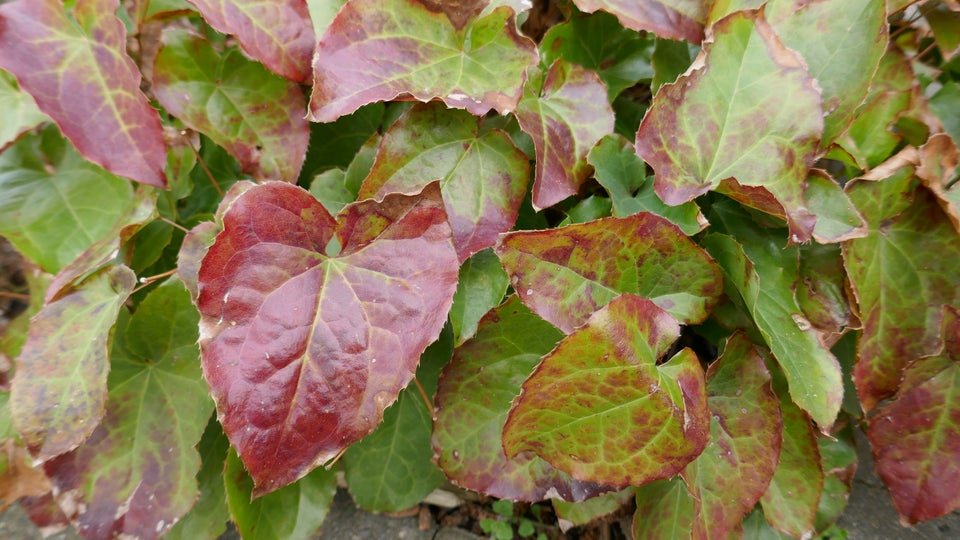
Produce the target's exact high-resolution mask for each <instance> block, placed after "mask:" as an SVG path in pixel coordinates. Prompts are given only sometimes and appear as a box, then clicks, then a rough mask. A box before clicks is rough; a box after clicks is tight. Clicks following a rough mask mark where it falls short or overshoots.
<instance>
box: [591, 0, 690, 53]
mask: <svg viewBox="0 0 960 540" xmlns="http://www.w3.org/2000/svg"><path fill="white" fill-rule="evenodd" d="M574 4H576V5H577V7H578V8H580V9H581V10H583V11H586V12H588V13H592V12H594V11H597V10H598V9H602V10H604V11H606V12H609V13H613V14H614V15H616V16H617V18H618V19H620V23H621V24H623V25H624V26H626V27H627V28H632V29H633V30H638V31H639V30H648V31H650V32H653V33H654V34H656V35H658V36H660V37H665V38H670V39H684V40H687V41H691V42H694V43H699V42H700V40H701V39H703V23H704V20H705V19H706V11H707V2H703V1H702V0H669V1H667V0H574Z"/></svg>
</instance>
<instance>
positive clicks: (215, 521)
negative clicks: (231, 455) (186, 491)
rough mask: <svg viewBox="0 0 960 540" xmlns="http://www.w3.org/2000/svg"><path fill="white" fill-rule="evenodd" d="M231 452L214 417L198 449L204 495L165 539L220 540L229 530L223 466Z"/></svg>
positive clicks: (200, 477)
mask: <svg viewBox="0 0 960 540" xmlns="http://www.w3.org/2000/svg"><path fill="white" fill-rule="evenodd" d="M229 449H230V441H228V440H227V436H226V435H224V434H223V430H222V429H221V428H220V424H218V423H217V421H216V419H215V418H211V419H210V422H208V423H207V429H206V430H205V431H204V432H203V436H202V437H201V438H200V444H199V446H198V448H197V450H198V451H199V452H200V472H199V473H198V474H197V484H198V487H199V488H200V495H199V496H198V497H197V502H196V504H194V505H193V508H191V509H190V511H189V512H187V514H186V515H184V516H183V519H181V520H180V521H178V522H177V523H176V525H174V526H173V528H172V529H170V531H169V532H168V533H167V534H166V536H164V538H165V539H167V540H196V539H197V538H219V537H220V536H221V535H222V534H223V533H224V532H225V531H226V528H227V521H229V520H230V512H229V510H228V509H227V492H226V487H225V486H224V485H223V467H224V464H225V463H226V459H227V451H228V450H229Z"/></svg>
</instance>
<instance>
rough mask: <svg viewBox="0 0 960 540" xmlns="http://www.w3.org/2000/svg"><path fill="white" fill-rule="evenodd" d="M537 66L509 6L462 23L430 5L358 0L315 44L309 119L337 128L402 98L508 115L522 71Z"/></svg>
mask: <svg viewBox="0 0 960 540" xmlns="http://www.w3.org/2000/svg"><path fill="white" fill-rule="evenodd" d="M473 4H476V2H474V3H473ZM440 5H441V6H442V5H443V4H442V3H441V4H440ZM450 5H451V6H452V5H455V4H450ZM536 62H537V53H536V50H535V47H534V44H533V42H531V41H530V40H528V39H527V38H525V37H523V36H521V35H520V34H519V33H518V32H517V27H516V23H515V22H514V21H513V11H512V10H511V9H510V8H508V7H505V6H501V7H499V8H497V9H495V10H494V11H493V12H491V13H490V14H488V15H484V16H481V17H479V18H473V19H470V20H460V19H459V18H458V17H453V18H451V17H450V16H448V14H447V13H444V12H443V11H442V10H438V9H437V5H436V4H434V3H432V2H422V1H420V0H399V1H397V2H391V3H389V4H387V5H385V4H384V3H383V2H380V1H378V0H353V1H351V2H348V3H347V4H346V5H345V6H344V7H343V9H341V10H340V12H339V13H338V14H337V17H336V18H335V19H334V20H333V22H332V23H331V24H330V26H329V27H328V28H327V32H326V34H324V35H323V37H322V38H320V42H319V43H318V45H317V52H316V55H315V56H314V61H313V70H314V75H313V81H314V85H313V93H312V95H311V97H310V114H309V118H310V119H311V120H313V121H316V122H332V121H333V120H336V119H337V118H339V117H340V116H343V115H345V114H350V113H352V112H353V111H355V110H357V109H358V108H360V106H362V105H365V104H367V103H373V102H377V101H388V100H392V99H395V98H397V97H400V96H404V95H409V96H412V97H413V98H414V99H416V100H419V101H429V100H431V99H434V98H439V99H441V100H443V102H444V103H446V104H447V106H449V107H453V108H458V109H466V110H467V111H469V112H470V113H471V114H475V115H478V116H482V115H484V114H486V113H487V112H489V111H490V110H491V109H494V110H496V111H497V112H499V113H501V114H505V113H506V112H508V111H512V110H515V109H516V108H517V102H518V101H519V100H520V95H521V91H522V85H523V81H524V77H525V70H526V68H527V67H528V66H531V65H535V64H536ZM494 66H496V68H495V69H494Z"/></svg>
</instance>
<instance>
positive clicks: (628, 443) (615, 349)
mask: <svg viewBox="0 0 960 540" xmlns="http://www.w3.org/2000/svg"><path fill="white" fill-rule="evenodd" d="M679 336H680V326H679V325H678V324H677V321H676V320H674V319H673V317H671V316H670V314H669V313H667V312H666V311H663V310H662V309H660V308H659V307H657V306H656V305H655V304H654V303H653V302H651V301H649V300H647V299H644V298H640V297H638V296H633V295H626V294H625V295H621V296H618V297H617V298H615V299H613V300H612V301H611V302H610V303H609V304H607V306H606V307H604V308H602V309H600V310H599V311H597V312H596V313H594V314H593V316H592V317H590V319H589V320H588V321H587V323H586V324H585V325H584V326H583V327H581V328H579V329H577V330H576V331H575V332H574V333H573V334H571V335H569V336H567V337H566V338H564V339H563V340H562V341H561V342H560V344H559V345H557V348H556V349H554V350H553V351H552V352H551V353H550V354H548V355H547V356H545V357H544V359H543V362H541V364H540V365H539V366H538V367H537V369H536V370H535V371H534V372H533V374H532V375H531V376H530V378H528V379H527V380H526V381H525V382H524V383H523V390H522V392H521V394H520V397H519V398H517V399H516V400H515V402H514V404H513V408H512V409H511V410H510V415H509V416H508V417H507V422H506V425H505V427H504V430H503V448H504V451H505V452H506V455H507V456H508V457H512V456H516V455H517V454H518V453H520V452H524V451H532V452H534V453H535V454H537V455H538V456H540V457H542V458H544V459H545V460H546V461H547V462H549V463H550V464H551V465H553V466H554V467H557V468H558V469H560V470H562V471H565V472H568V473H569V474H570V475H571V476H572V477H573V478H576V479H578V480H583V481H589V482H597V483H602V484H607V485H611V486H628V485H639V484H644V483H646V482H651V481H653V480H659V479H665V478H670V477H671V476H673V475H675V474H676V473H678V472H679V471H681V470H682V469H683V467H685V466H686V465H687V464H688V463H690V462H691V461H693V459H695V458H696V457H697V456H698V455H699V454H700V452H702V451H703V449H704V447H705V446H706V444H707V440H708V439H709V437H710V413H709V410H708V409H707V397H706V389H705V383H704V378H703V370H702V369H701V368H700V363H699V361H698V360H697V356H696V354H694V353H693V351H691V350H689V349H684V350H683V351H681V352H680V353H678V354H677V355H676V356H674V357H673V358H672V359H670V360H669V361H668V362H667V363H665V364H662V365H657V360H658V359H659V358H660V356H661V355H663V354H664V353H666V352H667V349H668V348H669V347H670V345H671V344H672V343H673V342H674V341H675V340H676V339H677V338H678V337H679Z"/></svg>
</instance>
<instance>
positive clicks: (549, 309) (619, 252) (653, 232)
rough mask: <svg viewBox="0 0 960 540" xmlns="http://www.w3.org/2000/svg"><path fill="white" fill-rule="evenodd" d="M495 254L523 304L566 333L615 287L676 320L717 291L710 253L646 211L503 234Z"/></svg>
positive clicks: (709, 303)
mask: <svg viewBox="0 0 960 540" xmlns="http://www.w3.org/2000/svg"><path fill="white" fill-rule="evenodd" d="M496 252H497V255H498V256H499V257H500V260H501V262H502V263H503V266H504V268H506V270H507V273H508V274H509V275H510V280H511V283H512V284H513V288H514V289H515V290H516V291H517V294H518V295H520V298H521V299H522V300H523V302H524V303H525V304H527V305H528V306H530V308H531V309H532V310H533V311H534V312H536V313H537V314H538V315H540V316H541V317H543V318H544V319H546V320H548V321H550V322H551V323H553V324H554V325H556V326H557V327H558V328H560V329H561V330H563V331H564V332H566V333H570V332H572V331H573V330H574V329H575V328H576V327H578V326H580V325H581V324H583V323H585V322H586V321H587V319H588V318H589V317H590V315H591V314H593V312H594V311H596V310H597V309H599V308H601V307H603V306H604V305H606V304H607V303H608V302H610V300H612V299H613V298H614V297H616V296H617V295H619V294H620V293H631V294H636V295H640V296H643V297H645V298H649V299H651V300H653V301H654V302H655V303H656V304H657V305H658V306H660V307H661V308H663V309H665V310H666V311H668V312H669V313H670V314H671V315H673V316H674V317H676V318H677V319H678V320H680V321H681V322H683V323H684V324H688V323H696V322H699V321H702V320H704V319H705V318H706V317H707V315H708V313H709V311H710V309H711V308H712V307H713V305H714V304H715V303H716V302H717V300H718V299H719V295H720V294H721V292H722V289H723V285H722V278H721V275H720V270H719V268H718V267H717V266H716V264H715V263H714V262H713V260H712V259H711V258H710V256H709V255H707V254H706V252H704V251H703V249H701V248H700V247H699V246H697V245H696V244H694V243H693V241H692V240H690V238H688V237H687V236H685V235H684V234H683V233H682V232H681V231H680V230H679V229H677V227H676V226H675V225H673V224H671V223H670V222H668V221H666V220H665V219H663V218H661V217H659V216H656V215H654V214H649V213H639V214H634V215H632V216H629V217H626V218H606V219H600V220H596V221H592V222H589V223H584V224H580V225H570V226H568V227H564V228H561V229H551V230H546V231H519V232H513V233H509V234H507V235H504V236H503V238H502V240H501V242H500V245H499V246H497V248H496Z"/></svg>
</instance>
